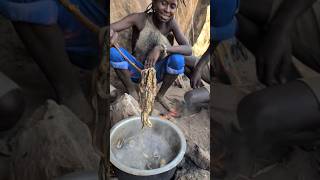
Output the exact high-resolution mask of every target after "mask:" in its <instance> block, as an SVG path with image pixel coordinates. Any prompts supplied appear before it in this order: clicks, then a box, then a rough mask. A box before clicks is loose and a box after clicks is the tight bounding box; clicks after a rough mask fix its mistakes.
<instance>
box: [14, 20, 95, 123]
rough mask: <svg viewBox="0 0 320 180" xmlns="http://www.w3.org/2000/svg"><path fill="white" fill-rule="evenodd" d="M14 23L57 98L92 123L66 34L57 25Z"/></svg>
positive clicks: (89, 109) (85, 120)
mask: <svg viewBox="0 0 320 180" xmlns="http://www.w3.org/2000/svg"><path fill="white" fill-rule="evenodd" d="M13 24H14V27H15V29H16V31H17V33H18V34H19V36H20V38H21V40H22V41H23V42H24V44H25V46H26V48H27V49H28V50H29V52H30V53H31V55H32V56H33V58H34V60H35V62H36V63H37V64H38V65H39V66H40V68H41V69H42V71H43V72H44V73H45V75H46V77H47V78H48V80H49V82H50V83H51V85H52V86H53V88H54V90H55V92H56V94H57V97H58V102H59V103H61V104H64V105H66V106H67V107H68V108H70V109H71V110H72V111H73V112H74V113H75V114H76V115H78V116H79V118H80V119H81V120H82V121H84V122H85V123H87V124H88V125H89V126H91V125H92V123H93V121H92V120H93V111H92V109H91V106H90V105H89V103H88V101H87V100H86V98H85V96H84V94H83V92H82V90H81V87H80V82H79V79H78V78H77V77H76V74H75V72H74V70H73V67H72V64H71V63H70V61H69V58H68V55H67V53H66V51H65V48H64V40H63V39H64V38H63V34H62V32H61V30H60V28H59V27H58V25H50V26H43V25H36V24H29V23H22V22H14V23H13Z"/></svg>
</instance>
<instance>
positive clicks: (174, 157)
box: [110, 117, 186, 180]
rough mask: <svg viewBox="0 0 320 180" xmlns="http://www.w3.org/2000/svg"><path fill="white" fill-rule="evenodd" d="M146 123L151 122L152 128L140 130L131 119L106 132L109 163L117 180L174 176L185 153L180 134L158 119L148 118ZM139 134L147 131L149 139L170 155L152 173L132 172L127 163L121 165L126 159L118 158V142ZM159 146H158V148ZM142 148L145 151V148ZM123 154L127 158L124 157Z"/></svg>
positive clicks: (137, 118)
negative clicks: (107, 135)
mask: <svg viewBox="0 0 320 180" xmlns="http://www.w3.org/2000/svg"><path fill="white" fill-rule="evenodd" d="M150 121H151V122H152V128H149V129H146V128H144V129H141V127H142V124H141V120H140V117H131V118H127V119H124V120H122V121H120V122H118V123H117V124H115V125H114V126H113V127H112V129H111V130H110V161H111V163H112V164H113V165H114V166H115V167H116V175H117V176H118V178H119V180H126V179H130V180H135V179H137V180H142V179H152V180H156V179H161V180H165V179H168V180H169V179H171V178H172V176H173V175H174V172H175V168H176V166H177V165H178V164H179V163H180V162H181V160H182V159H183V157H184V154H185V152H186V139H185V137H184V135H183V133H182V131H181V130H180V129H179V128H178V127H177V126H176V125H175V124H173V123H172V122H170V121H168V120H163V119H160V118H159V117H150ZM143 130H147V131H148V133H149V135H150V134H151V136H153V135H154V136H157V137H161V139H163V141H164V142H165V144H166V145H167V146H168V147H169V149H170V153H168V157H169V156H170V158H169V161H168V162H167V164H165V165H163V166H161V167H156V168H154V169H145V168H136V167H132V166H130V165H128V162H123V161H126V159H121V158H118V155H117V151H118V149H119V141H123V140H125V139H128V138H131V137H134V136H137V135H140V134H141V133H142V131H143ZM152 143H155V142H152ZM156 144H157V143H156ZM135 146H141V144H138V143H137V144H135ZM159 146H162V145H160V144H159ZM145 148H148V146H146V147H145ZM126 154H127V155H128V153H126ZM160 154H161V152H160ZM132 155H133V153H132ZM165 156H166V155H165ZM129 161H130V160H129ZM130 163H132V162H130ZM134 163H135V162H133V164H134ZM136 163H139V162H136Z"/></svg>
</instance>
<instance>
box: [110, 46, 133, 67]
mask: <svg viewBox="0 0 320 180" xmlns="http://www.w3.org/2000/svg"><path fill="white" fill-rule="evenodd" d="M110 64H111V66H112V67H113V68H116V69H128V66H129V64H128V62H127V61H124V60H123V58H122V56H121V54H120V53H119V52H118V50H117V49H116V48H114V47H112V48H110Z"/></svg>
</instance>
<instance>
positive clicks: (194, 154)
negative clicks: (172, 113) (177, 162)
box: [173, 110, 210, 170]
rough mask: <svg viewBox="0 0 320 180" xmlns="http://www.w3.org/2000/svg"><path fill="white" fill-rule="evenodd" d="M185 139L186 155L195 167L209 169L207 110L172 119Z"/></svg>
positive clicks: (208, 119) (208, 121)
mask: <svg viewBox="0 0 320 180" xmlns="http://www.w3.org/2000/svg"><path fill="white" fill-rule="evenodd" d="M173 122H174V123H175V124H177V125H178V126H179V128H180V129H181V130H182V132H183V134H184V135H185V137H186V140H187V151H186V157H188V158H189V159H190V160H191V161H192V162H193V163H194V165H196V167H197V168H201V169H204V170H209V169H210V118H209V113H208V111H207V110H202V111H201V112H199V113H196V114H192V115H188V116H185V117H182V118H180V119H177V120H173Z"/></svg>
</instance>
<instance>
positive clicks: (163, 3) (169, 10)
mask: <svg viewBox="0 0 320 180" xmlns="http://www.w3.org/2000/svg"><path fill="white" fill-rule="evenodd" d="M153 3H154V4H153V5H154V8H155V10H156V16H157V18H158V19H159V20H160V21H162V22H168V21H170V20H171V19H172V18H173V15H174V13H175V12H176V11H177V6H178V2H177V0H153Z"/></svg>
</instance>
